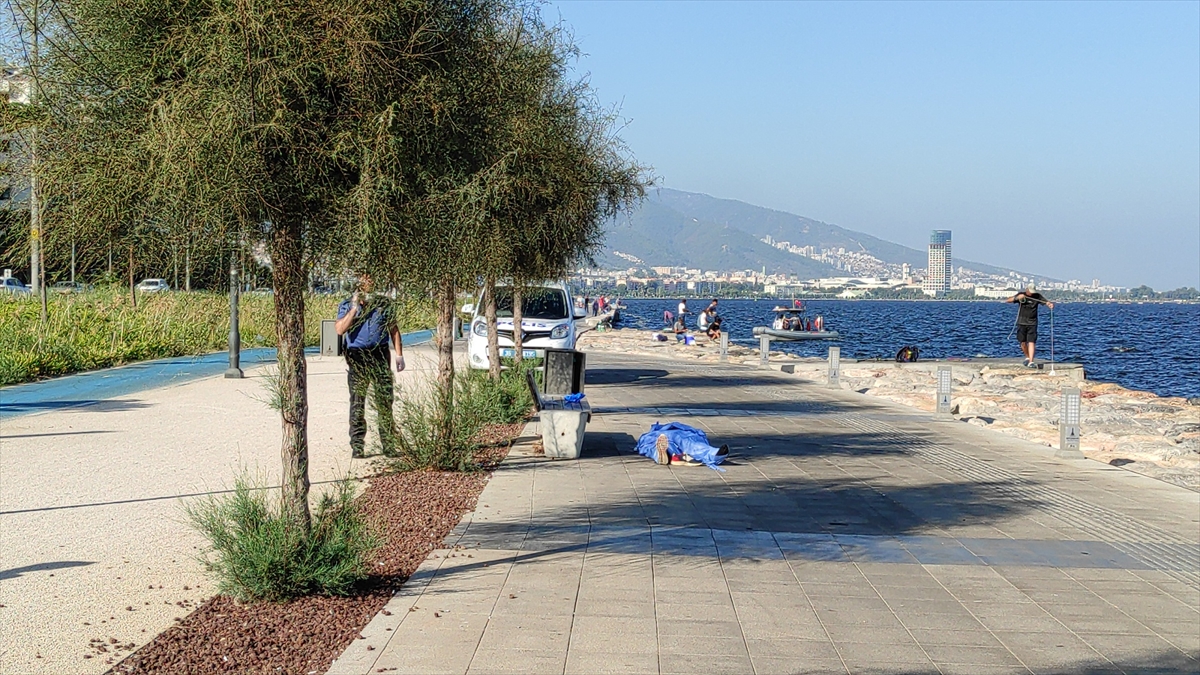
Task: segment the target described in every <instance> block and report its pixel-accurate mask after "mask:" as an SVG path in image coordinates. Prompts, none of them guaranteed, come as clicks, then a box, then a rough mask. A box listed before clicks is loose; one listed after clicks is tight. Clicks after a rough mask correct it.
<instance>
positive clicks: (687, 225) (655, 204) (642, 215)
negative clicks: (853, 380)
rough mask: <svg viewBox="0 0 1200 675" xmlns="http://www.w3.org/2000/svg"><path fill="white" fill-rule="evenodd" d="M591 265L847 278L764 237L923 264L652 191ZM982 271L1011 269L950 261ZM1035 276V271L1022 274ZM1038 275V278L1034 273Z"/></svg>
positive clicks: (780, 217) (800, 226) (707, 200)
mask: <svg viewBox="0 0 1200 675" xmlns="http://www.w3.org/2000/svg"><path fill="white" fill-rule="evenodd" d="M606 230H607V231H606V237H605V242H604V250H603V251H602V252H601V253H600V254H599V255H598V256H597V263H598V264H600V266H601V267H603V268H607V269H625V268H627V267H630V266H634V262H633V260H632V259H638V260H641V261H643V263H644V266H656V267H657V266H671V267H691V268H700V269H703V270H751V269H752V270H762V268H763V267H766V269H767V272H768V273H786V274H796V275H798V276H800V277H801V278H815V277H830V276H848V275H850V273H848V272H845V271H843V270H838V269H837V268H835V267H834V266H833V265H830V264H828V263H824V262H821V261H819V260H814V259H812V258H808V257H805V256H801V255H796V254H794V253H789V252H788V251H784V250H781V249H778V248H775V247H774V246H771V245H769V244H767V243H765V242H764V241H763V239H764V238H766V237H768V236H769V237H771V238H772V239H774V240H775V241H787V242H790V243H791V244H792V245H794V246H800V247H804V246H813V247H815V248H816V249H817V250H818V251H819V250H821V249H838V248H844V249H846V250H847V251H861V252H864V253H869V254H871V255H873V256H875V257H876V258H878V259H879V260H881V261H883V262H884V263H887V264H891V265H899V264H902V263H908V264H909V265H911V266H912V267H913V268H914V269H917V268H924V267H925V266H926V264H927V261H928V257H927V255H928V254H927V251H924V250H918V249H915V248H909V247H907V246H901V245H900V244H894V243H892V242H890V241H886V240H883V239H880V238H878V237H873V236H871V235H869V234H864V233H862V232H855V231H854V230H847V229H845V228H843V227H838V226H837V225H830V224H828V223H823V222H821V221H819V220H813V219H811V218H805V217H803V216H797V215H795V214H791V213H786V212H783V211H776V210H774V209H767V208H763V207H761V206H754V205H753V204H747V203H745V202H740V201H737V200H734V199H718V198H716V197H711V196H709V195H706V194H700V193H696V192H683V191H681V190H672V189H670V188H659V189H656V190H654V191H653V192H651V193H650V194H649V195H648V196H647V198H646V200H645V201H644V202H643V203H642V204H641V205H640V206H639V208H638V209H637V210H636V211H634V212H633V213H631V214H628V215H623V216H620V217H618V218H616V219H614V220H613V221H611V222H610V223H609V224H608V226H607V228H606ZM960 265H961V266H963V267H966V268H967V269H970V270H975V271H977V272H983V273H985V274H999V275H1007V274H1009V273H1010V272H1012V271H1013V270H1009V269H1006V268H1002V267H996V266H994V265H986V264H983V263H977V262H972V261H969V260H959V259H957V258H956V259H955V260H954V266H955V268H957V267H958V266H960ZM1029 276H1036V275H1029ZM1039 278H1040V277H1039Z"/></svg>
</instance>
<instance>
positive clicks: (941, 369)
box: [937, 366, 954, 415]
mask: <svg viewBox="0 0 1200 675" xmlns="http://www.w3.org/2000/svg"><path fill="white" fill-rule="evenodd" d="M953 383H954V377H953V371H951V369H950V366H938V369H937V411H938V414H939V415H949V414H950V387H951V385H952V384H953Z"/></svg>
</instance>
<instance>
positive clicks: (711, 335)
mask: <svg viewBox="0 0 1200 675" xmlns="http://www.w3.org/2000/svg"><path fill="white" fill-rule="evenodd" d="M706 333H708V339H710V340H720V339H721V317H719V316H715V315H714V316H713V318H712V322H711V323H709V324H708V330H707V331H706Z"/></svg>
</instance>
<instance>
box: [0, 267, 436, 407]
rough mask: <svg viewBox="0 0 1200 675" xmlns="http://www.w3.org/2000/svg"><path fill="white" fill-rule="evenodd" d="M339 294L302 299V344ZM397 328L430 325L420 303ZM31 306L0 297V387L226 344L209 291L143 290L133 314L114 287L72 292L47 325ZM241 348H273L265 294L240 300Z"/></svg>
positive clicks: (221, 312) (312, 340) (222, 320)
mask: <svg viewBox="0 0 1200 675" xmlns="http://www.w3.org/2000/svg"><path fill="white" fill-rule="evenodd" d="M340 301H341V298H340V297H337V296H329V295H314V296H308V297H307V298H306V300H305V314H306V315H307V316H306V320H305V335H304V340H305V344H306V345H310V346H311V345H316V344H318V343H319V342H320V324H321V319H332V318H334V317H336V316H337V305H338V303H339V302H340ZM397 305H398V306H399V308H400V312H399V315H398V320H399V323H400V327H401V330H402V331H410V330H418V329H421V328H425V327H427V326H429V325H431V323H432V316H431V314H432V312H431V309H430V307H429V303H428V301H421V300H408V301H405V302H402V303H397ZM38 312H39V308H38V303H37V302H36V301H34V300H30V299H29V298H22V297H20V296H12V295H8V294H3V295H0V385H7V384H17V383H20V382H28V381H31V380H36V379H39V378H43V377H54V376H58V375H67V374H70V373H76V372H82V371H88V370H95V369H97V368H107V367H110V366H116V365H121V364H124V363H133V362H136V361H144V360H146V359H156V358H166V357H170V356H186V355H196V354H207V353H209V352H213V351H222V350H225V349H226V348H227V347H228V344H229V298H228V296H226V295H219V294H216V293H175V292H172V293H150V294H144V295H141V296H139V298H138V306H137V308H136V309H135V308H134V307H133V306H132V304H131V303H130V302H129V296H128V292H127V291H126V290H125V289H122V288H118V287H109V288H100V289H97V290H95V291H91V292H88V293H81V294H72V295H56V294H51V295H50V297H49V301H48V305H47V321H46V323H45V325H42V324H41V322H40V320H39V317H38ZM238 325H239V329H240V332H241V336H242V346H243V348H247V349H248V348H253V347H274V346H276V344H275V341H276V334H275V308H274V302H273V298H272V296H270V295H262V294H246V295H243V296H242V298H241V303H240V311H239V324H238Z"/></svg>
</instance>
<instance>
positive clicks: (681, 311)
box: [675, 298, 688, 326]
mask: <svg viewBox="0 0 1200 675" xmlns="http://www.w3.org/2000/svg"><path fill="white" fill-rule="evenodd" d="M676 309H677V310H678V311H676V312H675V316H676V317H677V318H678V319H679V320H680V321H683V324H684V325H685V326H686V325H687V318H686V315H687V313H688V310H687V298H683V299H682V300H680V301H679V307H677V308H676Z"/></svg>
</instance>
